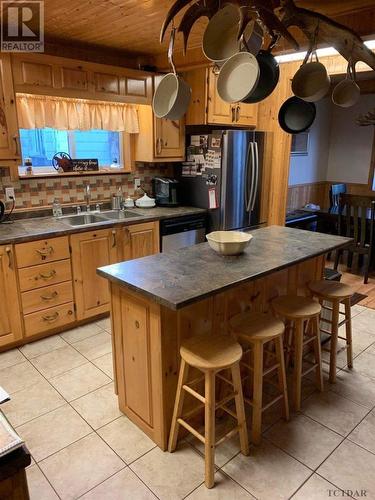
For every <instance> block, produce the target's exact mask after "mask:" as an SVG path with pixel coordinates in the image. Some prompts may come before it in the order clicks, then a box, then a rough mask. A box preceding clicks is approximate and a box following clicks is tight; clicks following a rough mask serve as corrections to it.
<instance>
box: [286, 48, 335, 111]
mask: <svg viewBox="0 0 375 500" xmlns="http://www.w3.org/2000/svg"><path fill="white" fill-rule="evenodd" d="M310 56H311V60H310V62H308V61H309V59H310ZM313 57H315V61H313V60H312V59H313ZM330 85H331V78H330V76H329V74H328V72H327V69H326V67H325V66H324V64H322V63H321V62H319V59H318V56H317V54H316V51H315V50H312V48H310V50H309V51H308V52H307V54H306V57H305V60H304V61H303V63H302V66H301V67H300V68H299V70H298V71H297V73H296V74H295V75H294V78H293V80H292V90H293V93H294V95H295V96H297V97H299V98H300V99H303V100H304V101H307V102H317V101H320V100H321V99H323V97H324V96H325V95H326V94H327V93H328V91H329V88H330Z"/></svg>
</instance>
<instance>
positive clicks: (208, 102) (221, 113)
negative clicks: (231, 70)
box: [184, 67, 258, 127]
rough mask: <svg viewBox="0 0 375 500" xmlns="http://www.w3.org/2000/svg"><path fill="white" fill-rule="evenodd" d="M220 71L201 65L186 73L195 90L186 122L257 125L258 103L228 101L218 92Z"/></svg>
mask: <svg viewBox="0 0 375 500" xmlns="http://www.w3.org/2000/svg"><path fill="white" fill-rule="evenodd" d="M217 77H218V75H217V71H215V69H214V68H212V67H210V68H198V69H194V70H192V71H188V72H187V73H185V74H184V79H185V80H186V81H187V82H188V83H189V85H190V86H191V89H192V98H191V103H190V106H189V109H188V112H187V114H186V125H203V124H205V125H206V124H212V125H230V126H232V127H238V126H241V127H256V126H257V118H258V105H257V104H244V103H241V102H240V103H234V104H228V103H226V102H224V101H223V100H222V99H220V97H219V95H218V93H217V91H216V81H217Z"/></svg>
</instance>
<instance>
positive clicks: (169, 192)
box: [152, 177, 180, 207]
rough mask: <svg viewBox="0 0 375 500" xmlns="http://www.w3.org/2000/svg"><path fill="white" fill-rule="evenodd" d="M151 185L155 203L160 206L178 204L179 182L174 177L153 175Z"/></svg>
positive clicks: (175, 205) (174, 205)
mask: <svg viewBox="0 0 375 500" xmlns="http://www.w3.org/2000/svg"><path fill="white" fill-rule="evenodd" d="M152 186H153V193H154V197H155V201H156V204H157V205H159V206H160V207H177V206H178V205H179V204H180V202H179V187H180V183H179V182H178V181H177V180H176V179H170V178H168V177H154V178H153V179H152Z"/></svg>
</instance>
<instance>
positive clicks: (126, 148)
mask: <svg viewBox="0 0 375 500" xmlns="http://www.w3.org/2000/svg"><path fill="white" fill-rule="evenodd" d="M69 132H71V131H69ZM119 134H120V158H121V160H122V167H119V168H118V169H114V168H111V167H110V166H109V165H108V166H107V165H105V166H101V167H99V170H96V171H92V172H64V173H59V172H57V171H56V170H55V169H54V168H53V167H52V165H46V166H43V167H35V168H33V172H32V174H28V173H27V172H26V167H25V166H23V165H19V166H18V175H19V177H20V178H25V177H27V178H30V177H74V176H77V175H81V176H82V175H103V174H106V175H108V174H112V175H116V174H123V173H131V172H133V170H134V162H133V149H134V148H133V139H132V134H129V133H127V132H119ZM21 157H22V155H21Z"/></svg>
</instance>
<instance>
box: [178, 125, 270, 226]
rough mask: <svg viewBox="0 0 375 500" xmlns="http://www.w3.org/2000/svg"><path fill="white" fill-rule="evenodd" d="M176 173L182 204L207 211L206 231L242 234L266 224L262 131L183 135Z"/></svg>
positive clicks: (266, 194)
mask: <svg viewBox="0 0 375 500" xmlns="http://www.w3.org/2000/svg"><path fill="white" fill-rule="evenodd" d="M186 139H187V141H186V144H187V162H185V163H183V164H182V166H181V167H180V171H179V180H180V182H181V189H180V194H181V199H182V202H183V203H184V204H188V205H192V206H196V207H200V208H207V209H208V214H209V217H208V218H209V223H208V226H209V227H208V230H209V231H213V230H219V229H220V230H231V229H246V228H251V227H256V226H260V225H262V224H265V223H266V222H267V221H266V220H265V217H264V215H263V214H266V213H267V210H266V209H265V206H264V204H265V203H266V198H267V196H268V186H265V184H264V182H265V179H266V178H268V176H267V175H265V173H266V171H265V168H266V167H265V164H264V156H265V155H264V150H265V145H266V140H267V136H266V134H265V133H264V132H253V131H249V130H214V131H211V133H209V134H204V133H193V134H190V135H188V136H187V138H186Z"/></svg>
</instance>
